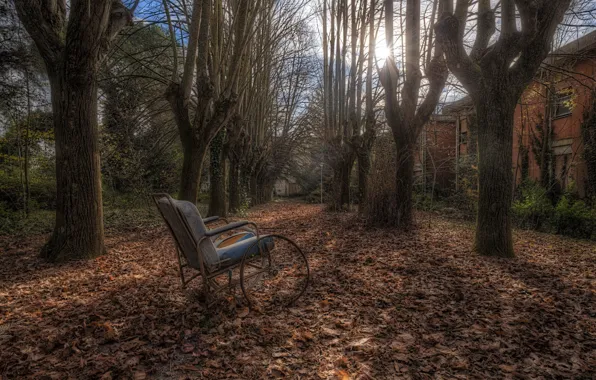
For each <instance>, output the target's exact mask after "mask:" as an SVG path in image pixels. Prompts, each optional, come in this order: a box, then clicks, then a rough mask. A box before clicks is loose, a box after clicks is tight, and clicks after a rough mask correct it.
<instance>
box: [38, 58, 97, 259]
mask: <svg viewBox="0 0 596 380" xmlns="http://www.w3.org/2000/svg"><path fill="white" fill-rule="evenodd" d="M86 69H87V67H83V68H81V69H80V70H79V71H75V70H73V69H72V68H70V69H69V67H68V65H67V67H66V68H65V69H64V70H56V71H55V72H51V73H49V79H50V85H51V88H52V111H53V119H54V131H55V139H56V188H57V199H56V225H55V228H54V232H53V233H52V236H51V237H50V240H49V241H48V242H47V244H46V245H45V246H44V248H43V250H42V253H41V255H42V257H44V258H46V259H48V260H50V261H64V260H68V259H72V258H90V257H95V256H98V255H101V254H103V253H104V252H105V247H104V244H103V238H104V228H103V211H102V196H101V172H100V165H99V148H98V130H97V81H96V79H97V78H96V74H95V73H94V72H92V71H87V70H86Z"/></svg>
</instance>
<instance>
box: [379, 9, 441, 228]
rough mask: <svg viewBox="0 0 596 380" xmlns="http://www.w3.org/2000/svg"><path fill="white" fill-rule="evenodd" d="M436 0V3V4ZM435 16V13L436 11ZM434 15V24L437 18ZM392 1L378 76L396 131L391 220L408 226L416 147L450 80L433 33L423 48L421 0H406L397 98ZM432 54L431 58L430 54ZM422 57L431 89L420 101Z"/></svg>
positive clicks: (387, 111)
mask: <svg viewBox="0 0 596 380" xmlns="http://www.w3.org/2000/svg"><path fill="white" fill-rule="evenodd" d="M437 1H438V0H435V1H434V6H433V7H436V6H437ZM433 16H434V13H433ZM433 16H431V24H432V23H433V22H434V20H432V17H433ZM393 17H394V15H393V1H392V0H385V40H386V42H387V48H388V50H389V51H390V52H391V53H390V55H389V57H388V58H387V60H386V62H385V66H384V67H383V70H382V73H381V74H380V77H379V79H380V80H381V84H382V85H383V88H384V89H385V116H386V118H387V123H388V124H389V126H390V127H391V131H392V132H393V139H394V141H395V144H396V148H397V162H396V188H395V197H396V207H397V210H396V212H395V213H394V215H395V217H394V218H392V219H393V220H391V224H393V225H395V226H397V227H405V228H407V227H409V226H410V225H411V224H412V221H413V220H412V191H413V184H414V150H415V148H416V144H417V140H418V136H419V135H420V132H421V131H422V128H423V127H424V124H426V122H427V121H428V120H429V118H430V116H431V115H432V113H433V111H434V110H435V108H436V106H437V103H438V102H439V98H440V96H441V92H442V91H443V88H444V87H445V82H446V80H447V74H448V72H447V66H446V64H445V62H444V58H443V53H442V50H441V49H440V48H438V47H436V48H435V51H434V56H433V55H431V52H432V48H433V43H432V33H427V41H426V43H425V49H426V51H425V52H421V38H420V35H421V27H420V19H421V13H420V0H407V4H406V13H405V19H406V20H405V49H406V54H405V80H404V82H403V85H402V86H401V102H400V101H399V100H398V91H399V90H400V86H399V71H398V68H397V65H396V64H395V60H394V58H393V50H394V45H393V34H394V30H393ZM431 56H432V58H431ZM421 59H426V60H427V62H426V65H425V67H426V80H427V81H428V91H427V93H426V96H425V97H424V98H423V99H422V101H421V102H420V104H419V97H420V96H419V93H420V90H421V84H422V79H423V76H422V73H421V70H420V66H421Z"/></svg>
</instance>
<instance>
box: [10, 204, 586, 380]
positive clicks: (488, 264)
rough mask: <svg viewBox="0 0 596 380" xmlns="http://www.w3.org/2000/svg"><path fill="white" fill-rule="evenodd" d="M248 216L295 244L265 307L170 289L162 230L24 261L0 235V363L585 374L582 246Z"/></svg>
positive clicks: (538, 238) (90, 372) (105, 373)
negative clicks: (293, 270)
mask: <svg viewBox="0 0 596 380" xmlns="http://www.w3.org/2000/svg"><path fill="white" fill-rule="evenodd" d="M250 217H251V219H254V220H256V221H257V222H258V223H259V224H260V226H262V228H263V229H264V230H265V232H269V233H272V232H277V233H283V234H287V235H288V236H290V237H291V238H293V239H295V240H296V241H297V242H298V244H299V245H301V246H302V247H303V248H304V251H305V252H306V253H307V254H308V255H309V260H310V265H311V270H312V272H313V273H312V274H313V283H312V287H311V288H310V289H309V290H308V293H307V294H306V296H305V297H303V298H302V299H301V300H300V302H299V303H298V304H297V305H296V307H294V308H292V309H290V310H286V311H284V312H282V313H280V314H277V315H257V314H255V313H251V314H248V315H247V316H244V315H243V314H244V313H242V309H236V308H234V306H233V304H229V303H227V302H226V301H225V300H224V301H222V302H221V303H220V306H219V309H218V310H217V311H209V312H206V311H205V310H204V309H203V307H202V306H201V305H200V304H199V303H197V302H196V301H193V300H191V299H189V298H187V297H185V295H184V293H183V292H182V291H181V289H180V286H179V282H178V277H177V273H176V265H175V261H174V250H173V245H172V241H171V239H170V238H169V236H168V235H167V233H166V231H165V228H159V229H153V230H149V231H136V232H134V233H129V232H127V233H126V234H118V235H114V234H112V235H111V236H109V238H108V247H109V254H108V255H106V256H104V257H101V258H98V259H96V260H93V261H87V262H77V263H69V264H64V265H59V266H56V265H49V264H46V263H44V262H42V261H40V260H39V259H38V258H37V256H36V252H37V250H38V249H39V247H40V245H41V243H42V242H43V238H42V237H39V238H33V239H31V240H30V241H28V242H12V243H10V244H5V246H7V247H8V249H7V250H6V252H3V253H1V254H0V346H1V347H2V349H1V350H0V375H1V376H2V378H3V379H4V378H9V379H12V378H22V377H29V378H37V379H39V378H43V377H44V376H46V377H47V378H65V377H72V378H83V377H91V378H104V379H109V378H137V379H141V378H145V377H156V378H209V379H219V378H241V379H263V378H272V377H276V376H279V377H284V378H302V379H311V378H315V379H316V378H324V379H325V378H342V379H348V378H375V379H388V378H482V379H487V378H499V379H500V378H506V377H511V378H525V377H532V378H533V377H539V376H543V377H546V378H551V377H554V378H561V377H565V378H569V377H574V378H584V379H589V378H594V377H596V372H594V371H595V370H596V244H594V243H590V242H584V241H577V240H571V239H566V238H561V237H558V236H550V235H545V234H538V233H533V232H525V231H524V232H518V233H516V242H515V247H516V251H517V254H518V257H517V258H516V259H513V260H505V259H494V258H485V257H478V256H476V255H475V254H474V253H473V252H471V250H470V242H471V241H472V232H473V231H472V230H471V228H470V226H467V225H458V224H456V223H453V222H449V221H445V220H437V219H435V220H433V221H432V223H431V226H430V227H429V226H428V223H427V222H425V223H421V225H420V228H419V229H418V230H417V231H416V232H413V233H409V234H403V233H396V232H395V231H392V230H380V229H373V230H370V229H365V228H364V227H363V226H362V225H361V223H360V222H359V220H358V219H357V217H356V216H355V215H354V214H332V213H323V212H322V211H321V208H320V207H319V206H316V205H305V204H299V203H286V202H283V203H271V204H268V205H265V206H262V207H258V208H255V209H253V210H252V211H251V215H250ZM238 293H239V292H238ZM239 294H240V293H239Z"/></svg>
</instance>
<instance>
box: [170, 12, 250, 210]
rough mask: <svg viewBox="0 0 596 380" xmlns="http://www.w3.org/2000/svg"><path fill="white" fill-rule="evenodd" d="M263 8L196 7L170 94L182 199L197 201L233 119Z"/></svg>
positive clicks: (180, 196)
mask: <svg viewBox="0 0 596 380" xmlns="http://www.w3.org/2000/svg"><path fill="white" fill-rule="evenodd" d="M261 3H262V1H261V0H258V1H256V2H252V1H248V0H237V1H232V2H230V3H226V4H229V6H230V8H229V9H224V7H223V5H224V4H223V2H222V0H203V1H201V0H194V2H193V6H192V15H191V17H190V25H189V29H188V33H189V35H188V44H187V48H186V57H185V61H184V70H183V73H182V78H181V79H180V81H178V77H177V76H176V75H174V76H173V79H174V81H173V82H172V84H171V85H170V87H169V89H168V91H167V94H166V97H167V99H168V101H169V102H170V105H171V107H172V111H173V112H174V115H175V119H176V124H177V125H178V130H179V133H180V140H181V142H182V147H183V152H184V161H183V165H182V176H181V183H180V193H179V198H180V199H185V200H188V201H191V202H196V201H197V195H198V187H199V181H200V177H201V170H202V166H203V160H204V158H205V154H206V153H207V150H208V148H209V144H210V143H211V140H213V138H214V137H215V136H216V135H217V133H218V132H219V131H220V130H221V129H222V128H223V127H224V126H225V125H226V124H227V123H228V122H229V120H230V118H231V117H232V116H233V114H234V109H235V107H236V105H237V103H238V97H239V95H240V94H239V92H240V91H241V88H240V87H239V79H240V78H239V77H240V72H241V69H242V57H243V53H244V51H245V49H246V46H247V44H248V42H249V41H250V40H251V39H252V37H253V26H254V24H255V17H256V15H257V14H258V9H259V7H260V6H261ZM170 24H171V21H170ZM170 29H171V30H173V28H170ZM174 48H175V46H174ZM174 54H175V55H177V54H178V52H177V51H176V52H174ZM195 72H196V78H195ZM193 83H194V84H195V88H196V102H195V99H193V97H192V90H193Z"/></svg>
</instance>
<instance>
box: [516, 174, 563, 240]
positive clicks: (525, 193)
mask: <svg viewBox="0 0 596 380" xmlns="http://www.w3.org/2000/svg"><path fill="white" fill-rule="evenodd" d="M512 212H513V219H514V221H515V222H516V223H517V224H518V225H519V226H520V227H523V228H534V229H541V228H542V227H543V226H544V225H545V224H546V223H547V222H548V220H549V219H550V218H551V215H552V213H553V206H552V204H551V201H550V199H549V197H548V194H547V191H546V190H545V189H544V188H543V187H542V186H540V185H539V184H537V183H535V182H532V181H527V182H526V183H524V184H523V185H522V186H521V189H520V195H519V197H518V199H516V200H514V202H513V205H512Z"/></svg>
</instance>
